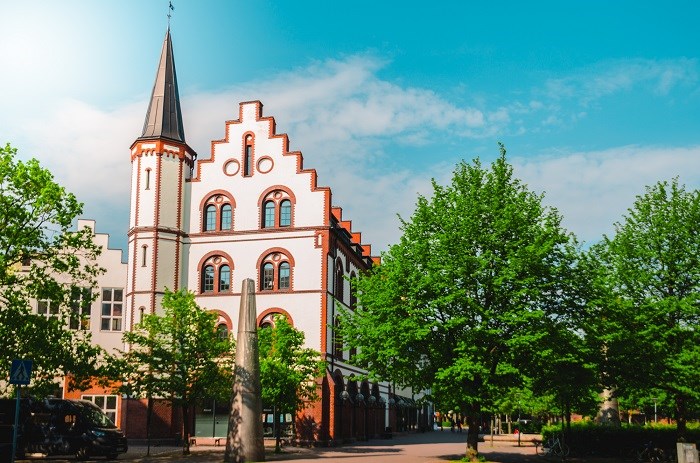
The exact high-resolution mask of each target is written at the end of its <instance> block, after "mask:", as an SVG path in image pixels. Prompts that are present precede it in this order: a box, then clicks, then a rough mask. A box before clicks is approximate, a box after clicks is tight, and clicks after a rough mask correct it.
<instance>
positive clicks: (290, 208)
mask: <svg viewBox="0 0 700 463" xmlns="http://www.w3.org/2000/svg"><path fill="white" fill-rule="evenodd" d="M261 208H262V211H261V214H260V215H261V217H262V223H261V224H260V225H261V227H262V228H277V227H291V226H292V224H293V219H294V196H293V195H292V194H291V193H289V192H287V191H285V190H273V191H270V192H269V193H267V194H266V195H264V197H262V200H261Z"/></svg>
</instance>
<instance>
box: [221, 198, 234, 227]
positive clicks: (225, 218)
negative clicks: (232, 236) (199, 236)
mask: <svg viewBox="0 0 700 463" xmlns="http://www.w3.org/2000/svg"><path fill="white" fill-rule="evenodd" d="M231 217H232V214H231V205H230V204H224V205H223V206H221V222H220V223H219V226H220V229H221V230H230V229H231Z"/></svg>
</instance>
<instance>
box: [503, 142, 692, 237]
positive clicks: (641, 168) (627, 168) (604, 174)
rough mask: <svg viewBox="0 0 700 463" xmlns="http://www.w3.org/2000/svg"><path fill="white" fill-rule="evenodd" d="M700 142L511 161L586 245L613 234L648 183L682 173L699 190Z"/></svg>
mask: <svg viewBox="0 0 700 463" xmlns="http://www.w3.org/2000/svg"><path fill="white" fill-rule="evenodd" d="M698 159H700V146H692V147H649V146H622V147H615V148H610V149H607V150H603V151H595V152H578V153H565V154H561V153H559V154H557V155H556V156H554V155H549V156H538V157H534V158H519V157H515V158H513V159H512V162H513V165H514V169H515V174H516V175H517V176H518V177H520V178H521V179H522V180H523V181H524V182H525V183H527V184H528V186H529V187H530V189H531V190H533V191H535V192H545V203H547V204H548V205H550V206H554V207H556V208H557V209H558V210H559V212H560V213H561V214H562V215H563V217H564V226H565V227H566V228H567V229H569V230H570V231H573V232H574V233H575V234H576V235H577V236H578V237H579V239H580V240H582V241H585V242H587V243H589V244H590V243H593V242H596V241H599V240H600V238H601V237H602V234H604V233H605V234H611V233H612V232H613V224H614V223H615V222H618V221H621V220H622V219H623V216H624V214H626V213H627V210H628V208H630V207H631V206H632V205H633V202H634V199H635V197H636V196H637V195H640V194H644V188H645V186H649V185H653V184H655V183H656V182H658V181H662V180H670V179H672V178H674V177H678V178H679V180H680V182H681V183H684V184H685V185H686V187H687V188H689V189H697V188H700V163H698Z"/></svg>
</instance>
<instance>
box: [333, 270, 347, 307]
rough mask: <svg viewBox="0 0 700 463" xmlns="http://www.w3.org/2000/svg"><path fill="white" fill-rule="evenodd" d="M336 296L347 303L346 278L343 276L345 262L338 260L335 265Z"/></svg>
mask: <svg viewBox="0 0 700 463" xmlns="http://www.w3.org/2000/svg"><path fill="white" fill-rule="evenodd" d="M335 298H336V299H337V300H338V301H339V302H342V303H343V304H344V303H345V279H344V278H343V264H341V263H340V261H338V263H337V264H336V266H335Z"/></svg>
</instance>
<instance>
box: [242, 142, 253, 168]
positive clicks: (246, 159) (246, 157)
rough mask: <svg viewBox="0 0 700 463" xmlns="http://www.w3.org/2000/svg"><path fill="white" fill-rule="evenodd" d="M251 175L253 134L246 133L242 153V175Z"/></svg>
mask: <svg viewBox="0 0 700 463" xmlns="http://www.w3.org/2000/svg"><path fill="white" fill-rule="evenodd" d="M251 175H253V136H252V135H246V137H245V148H244V153H243V176H244V177H250V176H251Z"/></svg>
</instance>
